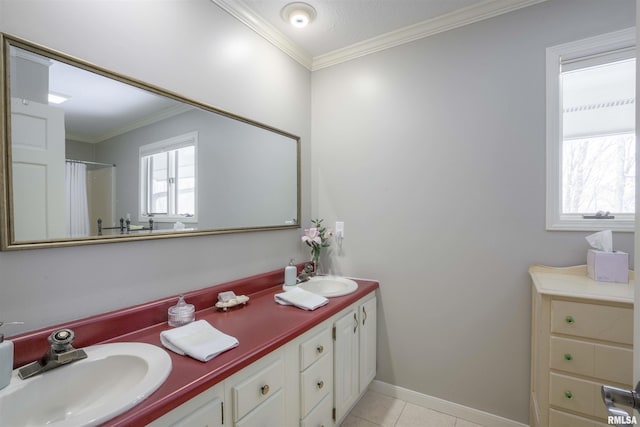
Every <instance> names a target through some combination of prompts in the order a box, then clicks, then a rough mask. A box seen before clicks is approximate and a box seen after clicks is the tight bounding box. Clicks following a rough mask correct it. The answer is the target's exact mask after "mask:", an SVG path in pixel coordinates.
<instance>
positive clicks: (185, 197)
mask: <svg viewBox="0 0 640 427" xmlns="http://www.w3.org/2000/svg"><path fill="white" fill-rule="evenodd" d="M197 146H198V134H197V132H192V133H188V134H185V135H180V136H177V137H175V138H170V139H166V140H164V141H159V142H156V143H153V144H149V145H144V146H142V147H140V215H139V216H140V218H139V219H140V221H147V220H149V218H153V220H154V221H158V222H163V221H165V222H173V221H178V220H179V221H182V222H196V220H197V217H196V194H197V192H196V182H197V179H196V163H197V162H196V159H197Z"/></svg>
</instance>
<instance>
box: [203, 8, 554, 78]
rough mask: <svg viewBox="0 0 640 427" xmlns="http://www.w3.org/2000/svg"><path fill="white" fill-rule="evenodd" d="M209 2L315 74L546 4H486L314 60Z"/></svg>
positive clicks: (269, 29) (249, 19) (259, 24)
mask: <svg viewBox="0 0 640 427" xmlns="http://www.w3.org/2000/svg"><path fill="white" fill-rule="evenodd" d="M211 1H212V2H213V3H215V4H216V5H218V6H219V7H221V8H222V9H223V10H225V11H226V12H228V13H229V14H231V15H232V16H234V17H235V18H236V19H238V20H239V21H240V22H242V23H243V24H245V25H246V26H248V27H249V28H251V29H252V30H253V31H255V32H256V33H258V34H259V35H260V36H262V37H264V38H265V39H266V40H268V41H269V42H270V43H272V44H273V45H274V46H276V47H277V48H279V49H280V50H282V51H283V52H284V53H286V54H287V55H289V56H290V57H291V58H293V59H294V60H296V61H298V62H299V63H300V64H302V65H303V66H304V67H306V68H307V69H309V70H311V71H316V70H319V69H322V68H326V67H330V66H333V65H336V64H340V63H342V62H346V61H350V60H352V59H355V58H359V57H362V56H366V55H370V54H372V53H375V52H379V51H382V50H385V49H389V48H392V47H395V46H399V45H402V44H405V43H409V42H412V41H415V40H419V39H422V38H425V37H429V36H432V35H434V34H438V33H442V32H445V31H449V30H452V29H454V28H459V27H463V26H465V25H469V24H473V23H475V22H479V21H483V20H485V19H489V18H493V17H495V16H498V15H502V14H504V13H508V12H512V11H514V10H517V9H522V8H524V7H528V6H532V5H534V4H537V3H542V2H545V1H547V0H487V1H484V2H482V3H478V4H476V5H472V6H468V7H466V8H462V9H459V10H456V11H454V12H451V13H447V14H445V15H442V16H439V17H436V18H433V19H429V20H427V21H423V22H419V23H417V24H414V25H411V26H408V27H405V28H401V29H399V30H396V31H391V32H389V33H386V34H383V35H381V36H378V37H374V38H371V39H368V40H365V41H363V42H360V43H356V44H353V45H351V46H347V47H345V48H342V49H338V50H335V51H333V52H329V53H326V54H324V55H319V56H316V57H311V56H310V55H309V54H308V53H307V52H305V51H304V50H303V49H301V48H300V47H299V46H297V45H296V44H295V43H294V42H293V41H292V40H291V39H289V38H288V37H286V36H285V35H284V34H282V32H280V31H279V30H278V29H276V28H275V27H274V26H273V25H271V24H269V23H268V22H266V21H265V20H264V19H262V18H261V17H260V16H258V15H256V14H255V12H254V11H253V10H252V9H251V8H249V7H248V6H247V5H246V4H244V3H243V2H242V0H211Z"/></svg>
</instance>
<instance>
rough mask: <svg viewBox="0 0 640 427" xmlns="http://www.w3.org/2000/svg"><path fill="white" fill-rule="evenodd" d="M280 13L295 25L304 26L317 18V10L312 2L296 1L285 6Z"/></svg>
mask: <svg viewBox="0 0 640 427" xmlns="http://www.w3.org/2000/svg"><path fill="white" fill-rule="evenodd" d="M280 15H281V16H282V19H284V20H285V21H286V22H288V23H290V24H291V25H293V26H294V27H298V28H302V27H306V26H307V25H309V23H310V22H312V21H313V20H314V19H315V17H316V10H315V9H314V8H313V6H311V5H310V4H307V3H301V2H296V3H289V4H288V5H286V6H285V7H283V8H282V11H281V13H280Z"/></svg>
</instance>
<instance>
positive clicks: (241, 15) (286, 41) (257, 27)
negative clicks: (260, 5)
mask: <svg viewBox="0 0 640 427" xmlns="http://www.w3.org/2000/svg"><path fill="white" fill-rule="evenodd" d="M211 1H212V2H213V3H215V4H216V5H218V6H219V7H220V8H221V9H223V10H224V11H225V12H227V13H229V14H230V15H231V16H233V17H234V18H236V19H237V20H238V21H240V22H242V23H243V24H244V25H246V26H247V27H249V28H250V29H252V30H253V31H255V32H256V33H258V35H260V36H262V37H263V38H265V39H266V40H267V41H268V42H269V43H271V44H273V45H274V46H275V47H277V48H278V49H280V50H282V51H283V52H284V53H286V54H287V55H289V56H290V57H291V58H293V59H294V60H296V61H298V62H299V63H300V64H302V65H303V66H304V67H305V68H307V69H309V70H311V67H312V64H313V58H312V57H311V55H309V54H308V53H307V52H306V51H305V50H303V49H301V48H300V46H298V45H297V44H295V43H294V42H293V41H292V40H291V39H290V38H289V37H287V36H285V35H284V34H283V33H282V32H281V31H280V30H278V29H277V28H276V27H274V26H273V25H271V24H270V23H268V22H267V21H265V20H264V19H262V17H260V16H258V15H257V14H256V13H255V12H254V11H253V9H251V8H250V7H248V6H247V5H246V4H245V3H244V2H242V1H241V0H211Z"/></svg>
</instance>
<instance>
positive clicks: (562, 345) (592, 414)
mask: <svg viewBox="0 0 640 427" xmlns="http://www.w3.org/2000/svg"><path fill="white" fill-rule="evenodd" d="M529 274H530V275H531V278H532V280H533V297H532V304H533V305H532V321H531V396H530V425H531V427H538V426H540V427H594V426H606V425H607V411H606V408H605V406H604V403H603V402H602V398H601V396H600V386H601V385H602V384H607V385H612V386H617V387H620V388H624V389H631V388H632V386H631V383H632V381H633V283H634V281H633V272H631V273H630V279H631V280H630V282H629V283H628V284H624V283H605V282H596V281H594V280H591V279H590V278H589V277H588V276H587V268H586V266H577V267H568V268H553V267H544V266H532V267H531V268H530V269H529Z"/></svg>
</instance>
